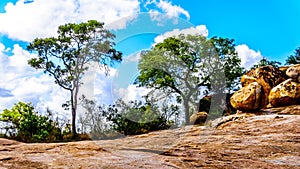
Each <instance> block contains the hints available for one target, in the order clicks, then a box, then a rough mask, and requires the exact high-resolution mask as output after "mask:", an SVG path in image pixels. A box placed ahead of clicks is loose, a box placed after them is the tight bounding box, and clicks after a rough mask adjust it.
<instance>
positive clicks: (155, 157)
mask: <svg viewBox="0 0 300 169" xmlns="http://www.w3.org/2000/svg"><path fill="white" fill-rule="evenodd" d="M299 124H300V106H289V107H284V108H276V109H275V108H274V109H265V110H262V111H260V112H258V113H257V115H253V114H247V113H242V114H237V115H234V116H229V117H224V118H222V119H220V120H219V121H215V122H214V123H211V124H210V127H209V126H189V127H184V128H181V129H173V130H165V131H158V132H152V133H149V134H144V135H139V136H133V137H126V138H122V139H116V140H100V141H81V142H71V143H51V144H46V143H45V144H25V143H19V142H16V141H11V140H6V139H1V140H0V169H18V168H22V169H23V168H25V169H30V168H34V169H36V168H41V169H44V168H51V169H52V168H56V169H58V168H59V169H63V168H74V169H75V168H76V169H77V168H78V169H79V168H90V169H92V168H93V169H96V168H222V169H223V168H238V169H240V168H300V127H299Z"/></svg>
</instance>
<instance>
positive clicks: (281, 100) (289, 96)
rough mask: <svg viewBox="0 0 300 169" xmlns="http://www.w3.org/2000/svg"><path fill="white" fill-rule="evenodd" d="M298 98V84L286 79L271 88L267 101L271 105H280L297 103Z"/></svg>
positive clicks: (299, 88) (299, 93)
mask: <svg viewBox="0 0 300 169" xmlns="http://www.w3.org/2000/svg"><path fill="white" fill-rule="evenodd" d="M299 98H300V84H299V83H297V82H295V81H293V80H292V79H288V80H286V81H284V82H282V83H280V84H279V85H277V86H276V87H274V88H273V89H272V90H271V92H270V94H269V103H270V104H271V106H272V107H282V106H288V105H292V104H297V103H298V99H299Z"/></svg>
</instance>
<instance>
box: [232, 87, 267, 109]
mask: <svg viewBox="0 0 300 169" xmlns="http://www.w3.org/2000/svg"><path fill="white" fill-rule="evenodd" d="M261 93H262V86H261V85H260V84H259V83H258V82H252V83H250V84H248V85H247V86H245V87H243V88H241V89H240V90H239V91H237V92H235V93H234V94H233V96H232V97H231V98H230V103H231V105H232V107H234V108H235V109H237V110H245V111H253V110H257V109H259V108H260V105H261V98H262V97H261Z"/></svg>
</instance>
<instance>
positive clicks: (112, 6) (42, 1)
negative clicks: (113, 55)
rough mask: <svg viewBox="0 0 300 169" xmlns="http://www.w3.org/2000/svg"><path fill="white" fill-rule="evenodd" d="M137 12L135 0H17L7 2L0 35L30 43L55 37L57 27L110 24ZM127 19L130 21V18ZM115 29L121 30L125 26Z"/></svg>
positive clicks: (0, 20)
mask: <svg viewBox="0 0 300 169" xmlns="http://www.w3.org/2000/svg"><path fill="white" fill-rule="evenodd" d="M139 10H140V7H139V1H138V0H114V1H111V0H64V1H61V0H51V1H49V0H35V1H33V2H31V3H26V1H25V0H19V1H18V2H17V3H16V4H15V5H14V4H13V3H8V4H6V6H5V13H1V14H0V22H1V27H0V33H2V34H6V35H8V37H9V38H11V39H17V40H22V41H27V42H29V41H32V40H33V39H34V38H36V37H49V36H54V35H55V34H56V31H57V27H58V26H59V25H62V24H65V23H69V22H82V21H87V20H90V19H96V20H99V21H101V22H105V23H111V22H114V21H116V20H118V19H120V18H124V17H127V16H131V15H134V14H136V13H138V12H139ZM129 19H130V18H129ZM125 23H126V22H125V21H124V22H123V24H119V25H117V26H122V27H124V26H125V25H126V24H125Z"/></svg>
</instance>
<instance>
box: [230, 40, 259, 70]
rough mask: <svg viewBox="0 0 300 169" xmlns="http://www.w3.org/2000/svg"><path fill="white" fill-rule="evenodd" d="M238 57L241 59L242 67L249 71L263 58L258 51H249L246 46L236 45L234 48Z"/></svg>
mask: <svg viewBox="0 0 300 169" xmlns="http://www.w3.org/2000/svg"><path fill="white" fill-rule="evenodd" d="M235 50H236V52H237V53H238V57H239V58H241V65H242V67H244V68H246V69H249V68H250V67H251V66H252V65H254V64H255V63H257V62H258V61H260V60H261V59H262V58H263V56H262V54H261V53H260V51H254V50H253V49H250V48H249V47H248V46H247V45H246V44H242V45H237V46H236V47H235Z"/></svg>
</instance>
